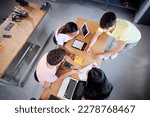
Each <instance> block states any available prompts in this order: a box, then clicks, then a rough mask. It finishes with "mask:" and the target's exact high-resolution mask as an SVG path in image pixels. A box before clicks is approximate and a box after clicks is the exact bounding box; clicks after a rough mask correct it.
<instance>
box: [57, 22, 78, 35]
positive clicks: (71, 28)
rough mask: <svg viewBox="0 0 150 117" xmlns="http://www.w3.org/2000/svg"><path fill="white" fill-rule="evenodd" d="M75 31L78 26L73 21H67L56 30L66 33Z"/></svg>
mask: <svg viewBox="0 0 150 117" xmlns="http://www.w3.org/2000/svg"><path fill="white" fill-rule="evenodd" d="M76 31H78V26H77V25H76V24H75V23H74V22H68V23H66V24H65V25H64V26H62V27H61V28H60V29H59V30H58V33H63V34H66V33H73V32H76Z"/></svg>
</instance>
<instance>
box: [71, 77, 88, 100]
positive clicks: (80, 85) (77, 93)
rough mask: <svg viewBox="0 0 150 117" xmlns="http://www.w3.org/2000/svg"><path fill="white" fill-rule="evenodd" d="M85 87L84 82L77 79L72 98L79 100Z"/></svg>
mask: <svg viewBox="0 0 150 117" xmlns="http://www.w3.org/2000/svg"><path fill="white" fill-rule="evenodd" d="M85 87H86V82H85V81H80V80H79V81H78V83H77V86H76V89H75V91H74V94H73V97H72V100H81V98H82V96H83V92H84V89H85Z"/></svg>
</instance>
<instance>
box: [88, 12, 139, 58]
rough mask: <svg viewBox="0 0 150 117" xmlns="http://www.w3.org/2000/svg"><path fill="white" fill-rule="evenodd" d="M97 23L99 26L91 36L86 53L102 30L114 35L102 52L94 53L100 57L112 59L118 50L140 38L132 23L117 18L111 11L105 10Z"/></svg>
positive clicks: (125, 47) (129, 45)
mask: <svg viewBox="0 0 150 117" xmlns="http://www.w3.org/2000/svg"><path fill="white" fill-rule="evenodd" d="M99 25H100V27H99V28H98V30H97V32H96V34H95V35H94V36H93V38H92V40H91V43H90V45H89V48H88V49H87V53H90V49H91V47H92V46H93V45H94V43H95V42H96V40H97V39H98V37H99V36H100V35H101V34H102V33H103V32H106V33H107V34H108V35H110V36H112V37H114V39H113V40H112V41H111V42H110V45H109V46H108V48H106V51H105V52H104V53H99V54H97V55H96V57H98V58H101V59H102V58H104V57H105V58H111V59H114V58H115V57H117V55H118V52H121V51H122V50H124V49H130V48H132V47H134V46H135V45H136V44H137V43H138V42H139V40H140V39H141V33H140V31H139V30H138V29H137V28H136V27H135V26H134V25H133V24H132V23H130V22H128V21H126V20H123V19H118V18H117V17H116V15H115V14H114V13H113V12H106V13H105V14H104V15H103V16H102V17H101V20H100V23H99Z"/></svg>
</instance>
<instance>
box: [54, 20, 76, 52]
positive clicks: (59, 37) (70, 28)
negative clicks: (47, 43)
mask: <svg viewBox="0 0 150 117" xmlns="http://www.w3.org/2000/svg"><path fill="white" fill-rule="evenodd" d="M78 34H79V30H78V26H77V25H76V24H75V23H74V22H68V23H66V24H65V25H63V26H61V27H59V28H58V29H57V30H56V32H55V36H54V38H53V40H54V42H55V44H57V45H59V47H62V48H64V49H65V50H66V53H67V54H68V53H69V52H68V51H67V49H66V48H65V47H64V45H65V43H66V42H68V41H69V40H71V39H73V38H74V37H75V36H77V35H78Z"/></svg>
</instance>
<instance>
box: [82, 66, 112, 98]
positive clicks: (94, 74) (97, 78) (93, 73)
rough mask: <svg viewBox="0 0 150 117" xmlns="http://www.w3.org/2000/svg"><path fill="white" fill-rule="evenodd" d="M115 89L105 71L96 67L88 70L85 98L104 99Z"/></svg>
mask: <svg viewBox="0 0 150 117" xmlns="http://www.w3.org/2000/svg"><path fill="white" fill-rule="evenodd" d="M112 89H113V86H112V84H111V83H110V82H109V81H108V79H107V77H106V75H105V73H104V72H103V71H102V70H101V69H98V68H96V67H93V68H92V69H91V70H90V71H89V72H88V79H87V85H86V88H85V91H84V98H85V99H88V100H103V99H106V98H108V97H109V95H110V93H111V91H112Z"/></svg>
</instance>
